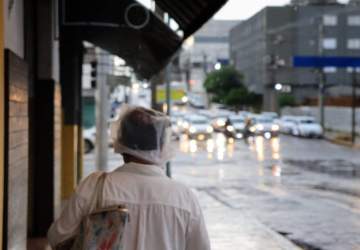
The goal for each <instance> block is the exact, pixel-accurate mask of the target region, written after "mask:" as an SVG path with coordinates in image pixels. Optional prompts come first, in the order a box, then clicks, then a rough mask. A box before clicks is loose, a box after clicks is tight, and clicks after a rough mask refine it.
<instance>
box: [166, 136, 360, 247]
mask: <svg viewBox="0 0 360 250" xmlns="http://www.w3.org/2000/svg"><path fill="white" fill-rule="evenodd" d="M176 146H177V147H178V149H179V150H178V153H177V156H176V158H175V159H174V160H173V162H172V166H173V173H174V178H175V179H178V180H180V181H182V182H184V183H186V184H187V185H189V186H191V187H193V188H196V189H197V190H198V192H199V193H200V197H207V198H204V199H206V200H207V201H206V203H205V204H204V206H205V213H206V214H209V216H212V215H211V211H212V210H211V209H217V210H216V211H217V213H219V210H218V209H219V206H220V204H222V205H223V206H224V207H226V208H227V209H233V210H234V213H236V211H238V213H242V214H243V213H249V214H252V215H253V216H255V217H256V218H259V219H260V221H261V222H262V223H264V224H265V225H267V226H268V227H270V228H272V229H273V230H275V231H278V232H282V233H283V234H286V235H287V237H288V238H289V239H291V240H292V241H293V242H297V243H299V242H301V244H300V245H302V246H304V245H306V246H308V247H310V248H308V249H330V250H335V249H360V238H359V237H358V235H359V234H360V206H359V205H358V204H360V192H359V190H360V182H359V180H358V179H357V178H358V177H357V176H359V177H360V174H359V175H357V174H356V173H360V164H359V162H360V153H359V151H356V150H353V149H349V148H345V147H340V146H336V145H333V144H330V143H329V142H327V141H325V140H308V139H300V138H295V137H290V136H280V137H276V138H272V139H265V138H263V137H261V136H258V137H254V138H249V140H248V141H247V142H246V143H245V141H244V140H233V139H228V138H226V137H225V136H224V135H222V134H214V135H213V137H212V138H211V139H209V140H206V141H195V140H188V139H187V138H186V136H183V137H181V138H180V141H179V142H178V143H176ZM344 172H346V173H348V174H347V175H345V174H343V173H344ZM354 173H355V174H354ZM349 176H350V177H356V178H349ZM209 200H213V203H211V202H209ZM225 213H226V212H225ZM224 216H225V217H226V215H224ZM218 233H219V232H217V231H216V232H215V231H214V232H210V234H213V235H216V234H218Z"/></svg>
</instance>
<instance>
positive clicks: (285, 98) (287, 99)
mask: <svg viewBox="0 0 360 250" xmlns="http://www.w3.org/2000/svg"><path fill="white" fill-rule="evenodd" d="M278 102H279V106H280V108H283V107H293V106H295V105H296V101H295V97H294V96H293V95H291V94H281V95H280V96H279V98H278Z"/></svg>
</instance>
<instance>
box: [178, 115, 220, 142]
mask: <svg viewBox="0 0 360 250" xmlns="http://www.w3.org/2000/svg"><path fill="white" fill-rule="evenodd" d="M185 125H186V128H185V131H186V134H187V135H188V137H189V138H190V139H197V140H206V139H209V138H210V137H211V136H212V133H213V131H214V129H213V128H212V126H211V125H210V124H209V120H208V119H207V118H206V117H204V116H201V115H191V116H188V117H186V121H185Z"/></svg>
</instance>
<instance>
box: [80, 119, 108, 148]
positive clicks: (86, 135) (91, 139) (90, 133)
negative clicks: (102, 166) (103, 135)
mask: <svg viewBox="0 0 360 250" xmlns="http://www.w3.org/2000/svg"><path fill="white" fill-rule="evenodd" d="M110 122H111V120H109V125H110ZM107 133H108V145H109V146H112V145H113V140H112V138H111V133H110V128H108V129H107ZM82 136H83V142H84V153H85V154H88V153H90V152H91V151H92V150H93V149H94V148H95V144H96V127H95V126H94V127H91V128H87V129H83V134H82Z"/></svg>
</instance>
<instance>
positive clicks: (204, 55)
mask: <svg viewBox="0 0 360 250" xmlns="http://www.w3.org/2000/svg"><path fill="white" fill-rule="evenodd" d="M203 70H204V76H205V77H206V75H207V55H206V53H205V52H203Z"/></svg>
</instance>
